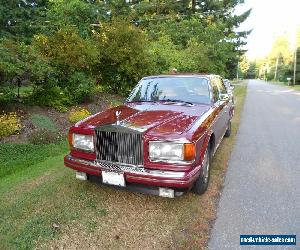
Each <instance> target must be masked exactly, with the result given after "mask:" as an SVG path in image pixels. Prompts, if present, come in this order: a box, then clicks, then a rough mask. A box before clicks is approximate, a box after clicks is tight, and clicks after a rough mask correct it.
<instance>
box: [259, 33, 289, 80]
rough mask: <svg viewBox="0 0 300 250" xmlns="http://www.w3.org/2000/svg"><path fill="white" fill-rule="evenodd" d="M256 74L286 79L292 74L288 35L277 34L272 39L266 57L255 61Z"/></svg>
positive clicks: (273, 78) (272, 78) (265, 77)
mask: <svg viewBox="0 0 300 250" xmlns="http://www.w3.org/2000/svg"><path fill="white" fill-rule="evenodd" d="M256 67H257V68H258V76H259V77H260V78H264V79H266V80H279V81H284V82H286V81H287V78H288V77H289V78H292V76H293V52H292V51H291V49H290V44H289V41H288V37H287V36H286V35H281V36H278V37H277V38H276V39H274V42H273V45H272V49H271V51H270V53H269V54H268V56H267V57H266V58H263V59H262V60H259V61H257V62H256Z"/></svg>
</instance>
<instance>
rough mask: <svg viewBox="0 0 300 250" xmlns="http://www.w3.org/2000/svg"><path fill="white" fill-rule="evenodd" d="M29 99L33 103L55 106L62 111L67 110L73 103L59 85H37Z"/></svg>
mask: <svg viewBox="0 0 300 250" xmlns="http://www.w3.org/2000/svg"><path fill="white" fill-rule="evenodd" d="M28 101H29V103H31V104H36V105H39V106H46V107H52V108H55V109H56V110H57V111H60V112H66V111H67V110H68V109H67V106H68V105H70V104H71V101H70V100H69V98H68V97H67V96H66V94H65V92H64V91H63V90H62V89H61V88H60V87H58V86H53V87H51V86H49V87H47V86H40V87H35V89H34V90H33V93H32V95H31V96H30V98H29V100H28Z"/></svg>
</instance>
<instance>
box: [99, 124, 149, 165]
mask: <svg viewBox="0 0 300 250" xmlns="http://www.w3.org/2000/svg"><path fill="white" fill-rule="evenodd" d="M95 133H96V154H97V159H98V160H104V161H110V162H119V163H126V164H132V165H143V144H142V134H141V133H136V132H134V133H132V132H130V131H126V130H125V131H117V130H116V131H112V129H108V131H106V130H105V128H104V129H101V128H99V129H96V130H95Z"/></svg>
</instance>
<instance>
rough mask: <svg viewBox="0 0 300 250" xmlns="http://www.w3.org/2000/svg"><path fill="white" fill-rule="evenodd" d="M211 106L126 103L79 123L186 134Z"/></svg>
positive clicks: (84, 126)
mask: <svg viewBox="0 0 300 250" xmlns="http://www.w3.org/2000/svg"><path fill="white" fill-rule="evenodd" d="M209 108H210V106H209V105H204V104H195V105H187V104H182V103H159V102H151V103H150V102H149V103H148V102H141V103H126V104H124V105H121V106H118V107H115V108H111V109H108V110H106V111H104V112H100V113H97V114H95V115H93V116H91V117H88V118H87V119H85V120H83V121H81V122H79V123H77V124H76V125H75V126H76V127H81V128H87V127H89V128H95V127H98V126H101V125H108V124H118V123H119V125H120V126H124V127H129V128H132V129H136V130H138V131H141V132H145V133H151V134H182V133H185V132H187V131H188V130H189V129H190V128H191V126H192V125H193V123H194V122H195V121H196V120H198V119H199V118H200V117H201V116H202V115H203V114H204V113H205V112H207V111H208V110H209Z"/></svg>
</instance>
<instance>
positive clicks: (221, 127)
mask: <svg viewBox="0 0 300 250" xmlns="http://www.w3.org/2000/svg"><path fill="white" fill-rule="evenodd" d="M233 112H234V106H233V105H232V103H231V100H230V98H229V97H228V93H227V90H226V88H225V85H224V83H223V80H222V78H221V77H220V76H217V75H208V74H205V75H204V74H203V75H201V74H174V75H158V76H148V77H144V78H143V79H142V80H141V81H140V82H139V83H138V84H137V85H136V87H135V88H134V89H133V90H132V92H131V94H130V95H129V97H128V99H127V100H126V102H125V103H124V104H123V105H121V106H118V107H114V108H111V109H108V110H106V111H104V112H100V113H97V114H95V115H92V116H90V117H88V118H86V119H85V120H83V121H80V122H78V123H77V124H75V125H74V126H72V127H71V128H70V131H69V142H70V147H71V152H70V153H69V154H68V155H67V156H65V158H64V163H65V166H67V167H69V168H72V169H74V170H76V177H77V178H78V179H80V180H96V181H99V182H102V183H103V184H109V185H114V186H119V187H126V188H128V189H132V190H136V191H141V192H148V193H152V194H157V195H160V196H162V197H169V198H173V197H175V196H180V195H182V194H183V193H185V192H186V191H189V190H192V191H194V192H195V193H197V194H202V193H204V192H205V191H206V189H207V187H208V183H209V178H210V162H211V158H212V156H213V155H214V153H215V152H216V150H217V148H218V146H219V144H220V142H221V140H222V138H223V136H230V133H231V118H232V116H233Z"/></svg>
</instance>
